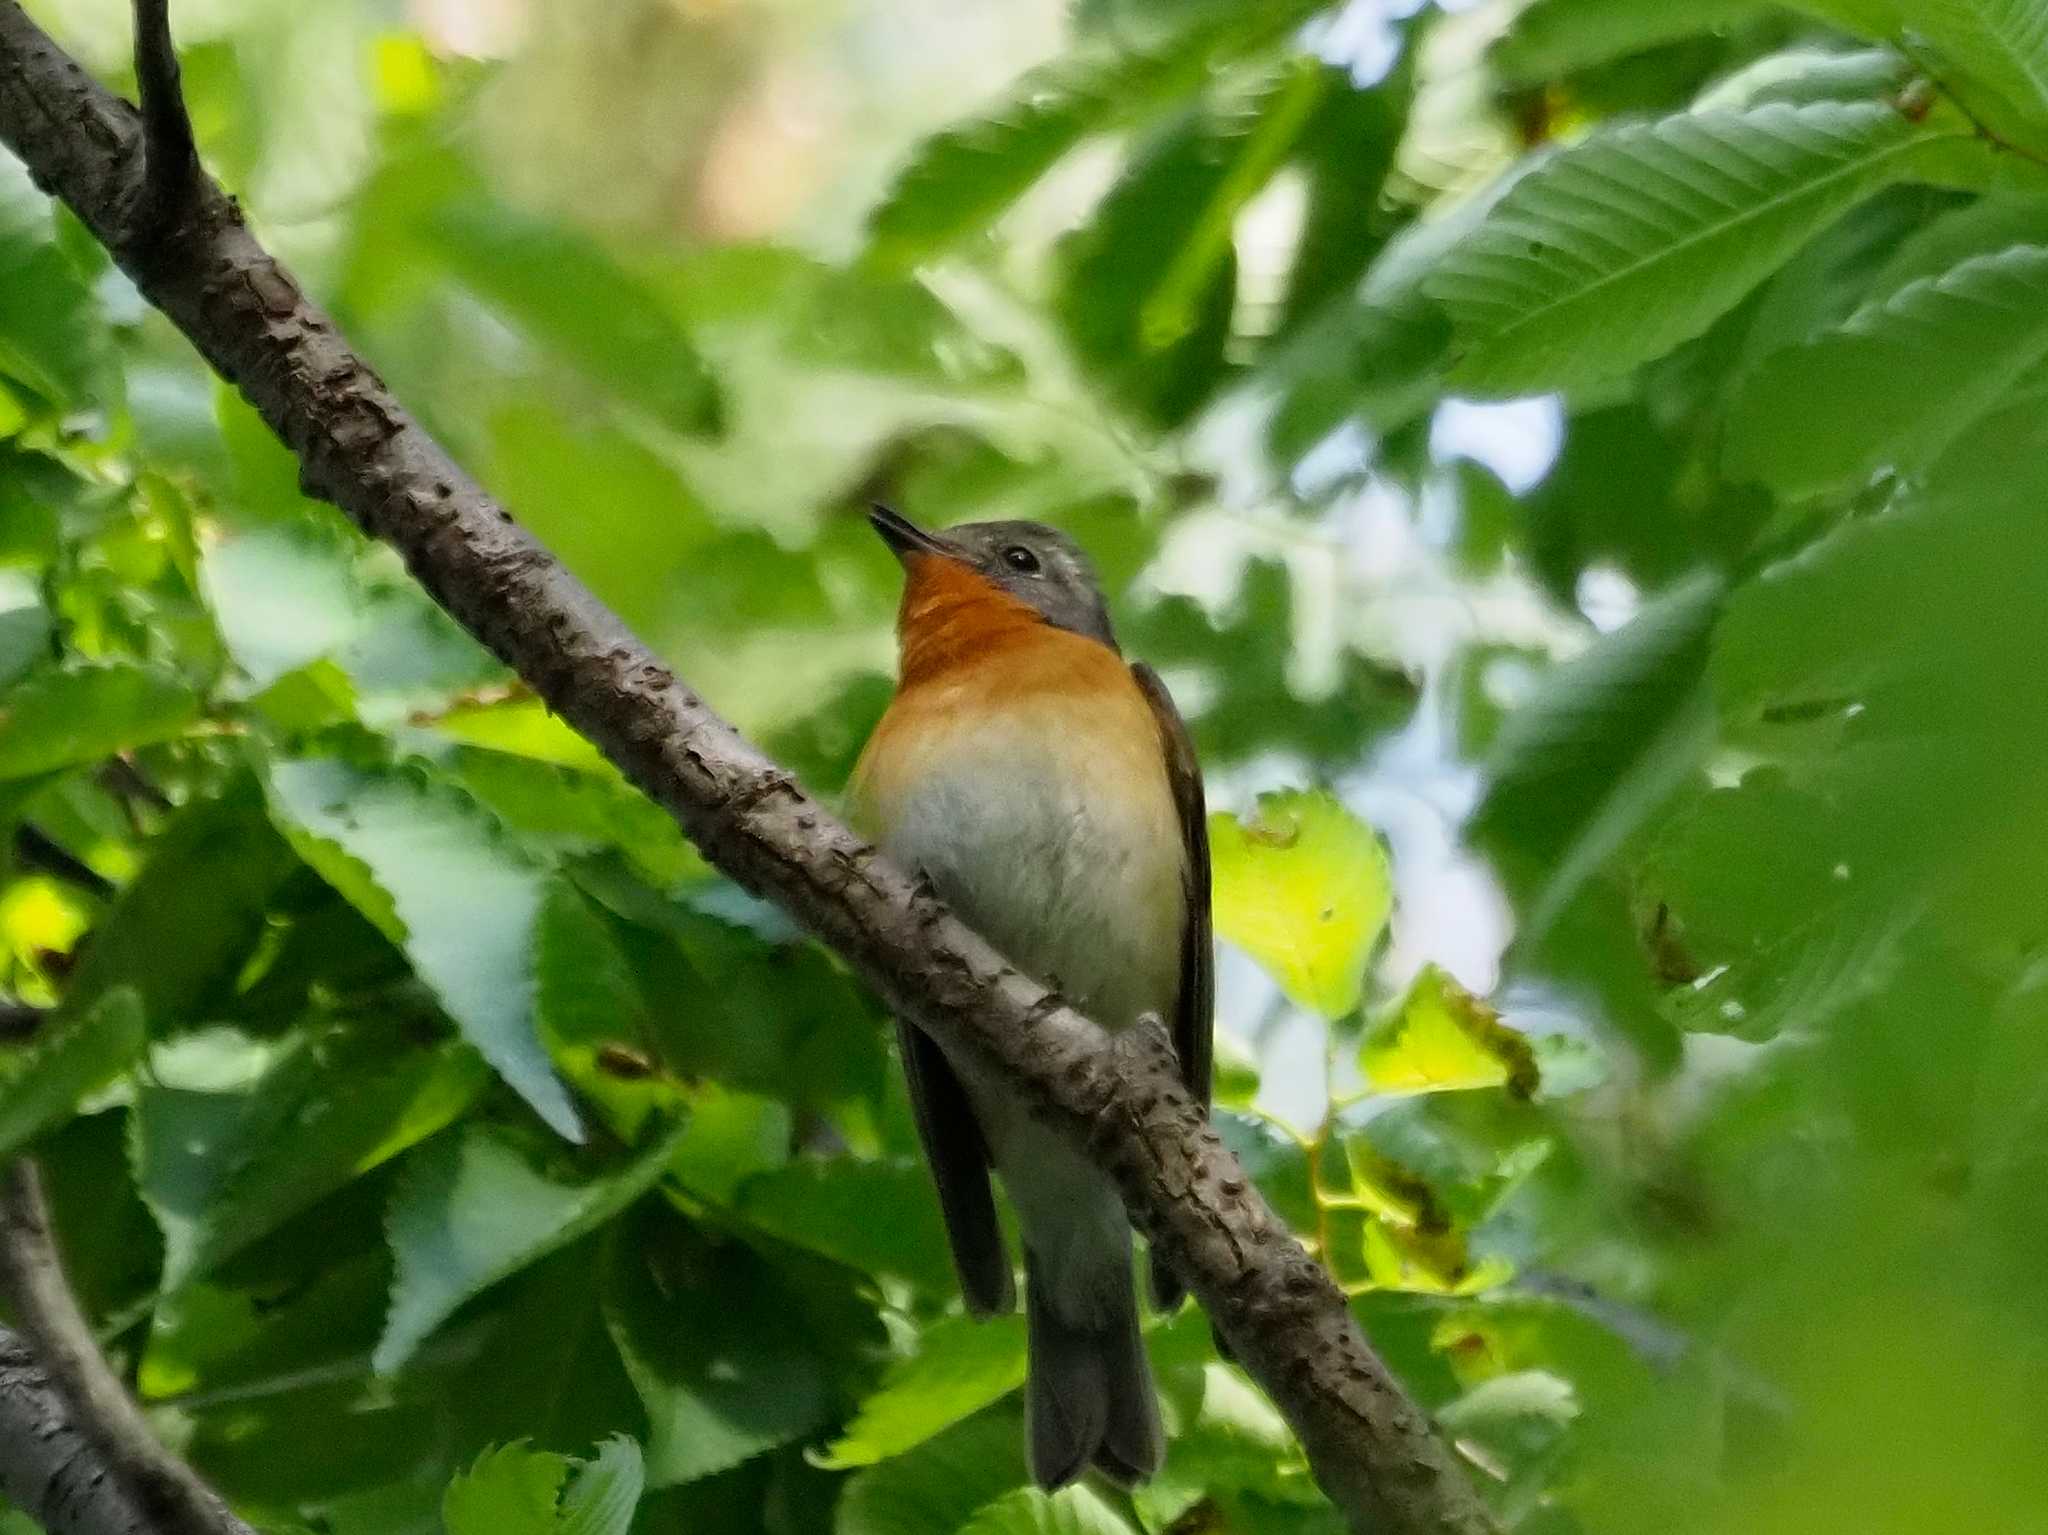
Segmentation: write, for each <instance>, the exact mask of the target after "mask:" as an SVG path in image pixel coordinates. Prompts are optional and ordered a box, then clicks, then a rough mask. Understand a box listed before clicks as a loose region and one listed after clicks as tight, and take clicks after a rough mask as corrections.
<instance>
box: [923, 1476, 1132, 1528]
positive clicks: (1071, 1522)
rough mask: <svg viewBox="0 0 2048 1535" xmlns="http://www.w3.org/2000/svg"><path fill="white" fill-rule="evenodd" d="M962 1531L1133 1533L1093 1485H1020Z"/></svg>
mask: <svg viewBox="0 0 2048 1535" xmlns="http://www.w3.org/2000/svg"><path fill="white" fill-rule="evenodd" d="M960 1535H1133V1532H1132V1529H1131V1526H1130V1525H1129V1524H1128V1523H1127V1522H1126V1521H1125V1519H1124V1517H1123V1515H1121V1514H1119V1513H1118V1512H1117V1511H1116V1510H1115V1509H1113V1508H1111V1507H1110V1506H1109V1504H1107V1503H1106V1502H1104V1501H1103V1499H1102V1496H1101V1494H1099V1493H1097V1492H1096V1491H1095V1490H1094V1489H1093V1488H1092V1487H1063V1488H1061V1489H1060V1490H1059V1491H1058V1492H1054V1493H1044V1492H1040V1491H1039V1490H1038V1489H1037V1488H1036V1487H1020V1488H1018V1489H1017V1490H1016V1491H1015V1492H1012V1493H1008V1494H1006V1495H1005V1496H1003V1497H1000V1498H998V1499H996V1501H995V1502H993V1503H990V1504H988V1505H987V1506H986V1507H984V1508H982V1509H979V1510H978V1511H977V1512H976V1513H975V1515H974V1517H973V1518H972V1519H970V1520H968V1521H967V1523H966V1524H964V1525H962V1526H961V1527H960Z"/></svg>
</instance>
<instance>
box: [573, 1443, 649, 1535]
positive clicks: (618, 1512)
mask: <svg viewBox="0 0 2048 1535" xmlns="http://www.w3.org/2000/svg"><path fill="white" fill-rule="evenodd" d="M646 1485H647V1473H646V1467H645V1465H644V1464H643V1463H642V1460H641V1457H640V1446H639V1445H638V1444H637V1443H635V1442H634V1441H633V1440H631V1439H628V1438H627V1437H626V1436H625V1435H624V1434H615V1435H613V1436H612V1437H611V1438H610V1439H607V1440H606V1441H605V1442H604V1443H603V1444H601V1445H599V1446H598V1447H597V1455H596V1457H595V1458H594V1459H591V1460H586V1461H579V1462H577V1469H576V1478H575V1480H574V1481H573V1482H571V1483H570V1485H569V1492H568V1495H567V1496H566V1497H564V1498H563V1499H562V1518H561V1522H560V1523H559V1525H558V1526H557V1527H556V1530H555V1535H627V1531H629V1530H630V1529H631V1528H632V1526H633V1510H634V1509H635V1508H637V1507H638V1506H639V1503H640V1494H641V1491H642V1490H643V1489H644V1488H645V1487H646Z"/></svg>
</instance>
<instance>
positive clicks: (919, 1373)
mask: <svg viewBox="0 0 2048 1535" xmlns="http://www.w3.org/2000/svg"><path fill="white" fill-rule="evenodd" d="M1023 1384H1024V1319H1023V1318H1022V1317H1021V1316H1005V1317H994V1318H991V1319H989V1320H988V1321H977V1320H975V1319H973V1318H971V1317H965V1316H953V1317H947V1318H945V1319H944V1320H943V1321H940V1322H935V1323H934V1324H933V1325H931V1326H930V1327H927V1328H926V1329H925V1330H924V1331H923V1332H922V1333H921V1334H920V1335H919V1337H918V1340H917V1352H916V1353H914V1354H912V1355H911V1356H910V1357H909V1358H907V1359H902V1360H899V1361H898V1362H897V1363H895V1364H894V1365H891V1366H890V1368H889V1373H888V1374H887V1375H885V1376H884V1377H883V1379H882V1383H881V1385H879V1386H878V1387H876V1388H875V1390H874V1392H873V1393H872V1394H871V1395H870V1396H869V1397H868V1398H867V1399H866V1400H865V1401H863V1402H862V1403H861V1404H860V1411H859V1412H858V1413H857V1414H856V1415H855V1417H854V1420H853V1421H852V1422H851V1423H849V1424H848V1425H847V1426H846V1430H845V1432H844V1433H842V1434H841V1435H840V1436H839V1438H838V1439H836V1440H834V1441H833V1443H832V1445H831V1447H830V1448H829V1449H827V1450H826V1451H825V1453H824V1454H823V1455H821V1456H820V1457H819V1458H818V1464H819V1465H821V1466H824V1467H825V1468H827V1469H828V1470H833V1471H849V1470H852V1469H853V1468H854V1467H856V1466H871V1465H874V1464H875V1463H876V1462H878V1461H883V1460H888V1459H890V1458H891V1457H892V1456H897V1455H901V1454H902V1453H903V1452H904V1451H906V1450H909V1449H911V1448H913V1447H915V1446H917V1445H920V1444H923V1443H924V1442H925V1441H926V1440H927V1439H930V1438H931V1437H932V1436H933V1435H935V1434H937V1433H939V1432H941V1431H942V1430H944V1429H948V1428H951V1427H952V1426H953V1425H954V1424H955V1423H958V1422H960V1421H962V1420H963V1419H966V1418H969V1417H971V1416H973V1415H974V1414H975V1413H977V1412H980V1411H981V1410H982V1408H984V1407H986V1406H988V1405H989V1404H990V1403H991V1402H998V1401H1001V1400H1002V1399H1003V1398H1004V1397H1006V1396H1008V1395H1009V1394H1010V1393H1011V1392H1012V1391H1015V1390H1016V1389H1017V1388H1018V1387H1019V1386H1021V1385H1023Z"/></svg>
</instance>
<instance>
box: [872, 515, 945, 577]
mask: <svg viewBox="0 0 2048 1535" xmlns="http://www.w3.org/2000/svg"><path fill="white" fill-rule="evenodd" d="M868 524H869V525H870V526H871V527H873V528H874V530H875V532H877V533H878V534H880V535H881V539H882V542H883V543H885V544H887V545H888V546H889V547H890V549H892V550H893V551H895V555H896V558H897V559H899V560H902V561H904V562H905V563H906V564H907V563H908V562H909V561H910V559H911V557H912V556H913V555H919V554H956V553H957V552H958V551H956V550H955V549H954V548H953V546H952V545H951V544H949V543H947V542H946V541H945V540H944V539H943V538H935V537H934V536H933V535H931V534H930V533H927V532H925V530H924V529H923V528H920V527H919V526H918V525H917V524H916V523H914V522H912V521H911V520H910V519H909V518H908V517H906V516H904V515H903V514H902V513H901V512H899V511H896V510H895V509H894V508H893V507H887V506H884V505H882V503H881V502H879V501H877V502H875V504H874V505H872V506H870V507H869V508H868Z"/></svg>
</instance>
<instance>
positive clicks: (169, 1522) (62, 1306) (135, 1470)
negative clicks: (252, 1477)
mask: <svg viewBox="0 0 2048 1535" xmlns="http://www.w3.org/2000/svg"><path fill="white" fill-rule="evenodd" d="M0 1294H4V1295H5V1296H6V1298H7V1303H8V1305H9V1306H10V1307H12V1308H13V1311H14V1315H15V1317H16V1318H17V1319H18V1320H19V1322H20V1324H21V1327H22V1330H23V1332H24V1333H26V1334H27V1336H28V1337H30V1338H32V1339H33V1340H34V1348H33V1357H32V1358H16V1357H12V1356H10V1353H9V1350H10V1348H12V1349H13V1350H15V1352H16V1354H23V1353H26V1352H27V1351H23V1350H21V1349H20V1345H19V1344H18V1342H17V1341H16V1340H15V1339H13V1338H12V1336H11V1335H10V1334H8V1333H6V1332H5V1331H4V1330H0V1445H4V1446H5V1448H4V1449H0V1487H4V1488H5V1489H6V1491H7V1495H8V1497H9V1499H11V1500H12V1501H13V1502H15V1503H16V1504H18V1505H19V1506H20V1507H22V1508H24V1509H27V1510H28V1511H29V1512H30V1513H31V1514H32V1515H33V1516H34V1517H35V1518H36V1519H37V1520H38V1521H39V1522H40V1523H41V1524H42V1525H43V1526H44V1528H45V1529H48V1530H50V1531H51V1532H52V1535H59V1532H64V1531H71V1530H78V1531H81V1532H90V1535H101V1532H118V1535H129V1532H136V1535H142V1532H147V1535H255V1532H254V1531H252V1530H251V1529H250V1528H249V1526H248V1525H246V1524H244V1523H242V1521H241V1520H239V1519H237V1518H236V1517H235V1516H234V1515H233V1514H231V1513H229V1512H228V1508H227V1505H226V1504H225V1503H223V1502H221V1500H220V1499H219V1498H218V1497H217V1496H215V1495H214V1493H212V1492H211V1491H210V1490H208V1488H207V1487H206V1485H205V1484H204V1483H202V1482H201V1481H200V1480H199V1478H198V1477H196V1476H195V1475H193V1473H192V1470H191V1468H190V1467H189V1466H187V1465H186V1464H185V1463H184V1462H183V1461H181V1460H179V1459H178V1458H177V1457H176V1456H175V1455H173V1454H171V1452H170V1451H168V1450H166V1449H165V1448H164V1447H163V1446H162V1445H161V1444H159V1443H158V1442H157V1440H156V1436H155V1435H153V1434H151V1433H150V1431H149V1425H148V1424H147V1423H146V1422H144V1421H143V1417H142V1412H141V1409H139V1408H138V1407H137V1406H136V1405H135V1403H134V1402H133V1401H132V1400H131V1399H130V1398H129V1396H128V1393H127V1392H126V1391H124V1390H122V1389H121V1383H120V1382H119V1381H118V1380H116V1379H115V1378H114V1372H113V1371H112V1370H110V1369H108V1368H107V1362H106V1360H104V1359H103V1358H101V1357H100V1351H99V1348H98V1346H97V1345H96V1344H95V1343H94V1342H93V1336H92V1329H91V1327H89V1326H88V1325H87V1323H86V1320H85V1318H84V1316H82V1315H81V1314H80V1313H79V1310H78V1302H77V1301H75V1300H73V1299H72V1296H71V1288H70V1286H69V1285H67V1284H66V1283H65V1281H64V1268H63V1264H62V1262H61V1261H60V1260H59V1258H58V1256H57V1246H56V1243H55V1242H54V1241H53V1240H52V1238H51V1234H50V1211H49V1207H48V1205H47V1204H46V1203H45V1201H44V1199H43V1186H42V1179H41V1177H40V1176H39V1174H38V1173H37V1171H36V1165H35V1163H33V1162H31V1161H29V1160H28V1159H27V1158H26V1157H24V1158H22V1159H20V1160H19V1161H17V1162H15V1164H14V1165H13V1166H12V1167H10V1168H8V1169H6V1170H5V1171H4V1172H0ZM58 1445H61V1446H62V1450H61V1453H58V1452H57V1451H56V1449H54V1448H53V1446H58ZM109 1521H111V1522H109Z"/></svg>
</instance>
